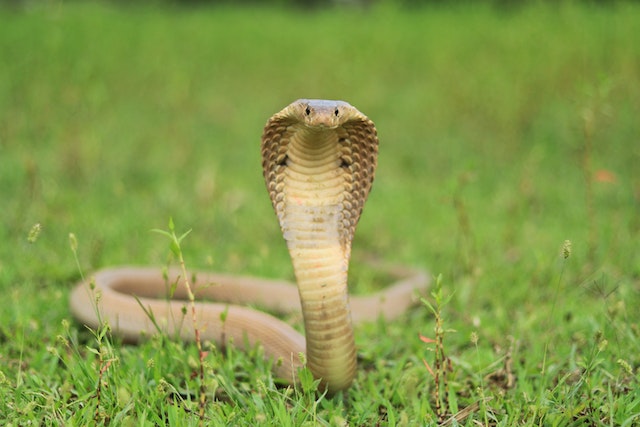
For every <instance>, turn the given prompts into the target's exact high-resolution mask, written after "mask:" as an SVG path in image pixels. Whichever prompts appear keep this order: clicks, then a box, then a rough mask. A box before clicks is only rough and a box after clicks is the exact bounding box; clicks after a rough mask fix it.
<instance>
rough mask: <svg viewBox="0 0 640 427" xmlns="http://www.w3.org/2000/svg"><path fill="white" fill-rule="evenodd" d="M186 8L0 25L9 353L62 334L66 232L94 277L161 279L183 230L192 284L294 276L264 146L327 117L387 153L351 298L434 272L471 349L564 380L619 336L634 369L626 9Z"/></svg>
mask: <svg viewBox="0 0 640 427" xmlns="http://www.w3.org/2000/svg"><path fill="white" fill-rule="evenodd" d="M187 3H188V4H178V3H175V2H157V3H153V5H149V4H146V3H142V2H136V3H134V4H129V3H122V2H120V3H119V2H116V3H103V2H89V3H81V2H78V3H75V2H71V3H67V2H55V1H51V2H17V3H13V2H8V3H4V4H3V7H0V22H1V25H0V195H2V201H3V204H2V209H0V224H1V228H0V239H1V241H2V244H1V245H0V291H2V292H4V293H5V297H4V302H3V303H2V305H3V306H4V307H3V310H2V314H1V315H0V320H1V322H0V323H1V324H2V326H0V330H1V331H2V334H3V336H4V337H5V338H4V340H6V341H11V340H12V339H13V337H14V336H16V334H19V333H21V332H22V333H24V332H25V331H26V332H28V334H31V333H33V334H34V336H35V337H38V336H40V337H47V336H50V335H55V334H56V333H57V332H55V331H56V330H57V328H58V325H59V322H60V320H61V319H63V318H70V315H69V312H68V310H67V307H66V296H67V293H68V290H69V289H70V287H71V285H72V284H73V283H74V282H75V281H76V280H78V279H79V277H80V272H79V270H78V267H77V266H76V263H75V260H74V258H73V254H72V252H71V250H70V248H69V242H68V236H69V233H74V234H75V236H76V237H77V239H78V242H79V247H78V254H79V260H80V266H81V269H82V271H83V272H84V273H85V274H89V273H90V272H91V271H92V270H95V269H97V268H101V267H105V266H111V265H117V264H141V265H147V264H153V265H162V264H164V263H166V262H167V259H168V250H167V246H166V242H165V241H163V240H162V239H161V238H159V237H158V236H156V235H155V234H152V233H150V232H149V230H150V229H152V228H166V224H167V221H168V219H169V217H173V218H174V220H175V222H176V225H177V228H178V229H179V230H180V229H188V228H192V229H193V232H192V234H191V235H190V236H189V237H188V238H187V240H186V241H185V244H184V250H185V255H186V258H187V263H188V265H189V266H190V267H193V268H196V267H197V268H207V269H214V270H221V271H229V272H236V273H245V274H255V275H262V276H268V277H288V278H291V277H292V273H291V267H290V263H289V259H288V254H287V252H286V248H285V245H284V242H283V241H282V238H281V235H280V231H279V229H278V226H277V221H276V219H275V216H274V214H273V212H272V209H271V205H270V203H269V201H268V198H267V194H266V191H265V190H264V183H263V180H262V176H261V168H260V155H259V141H260V135H261V131H262V126H263V125H264V123H265V122H266V120H267V118H268V117H269V116H271V115H272V114H273V113H275V112H277V111H278V110H280V109H281V108H283V107H284V106H286V105H287V104H289V103H290V102H291V101H293V100H295V99H297V98H325V99H342V100H345V101H348V102H350V103H352V104H353V105H355V106H356V107H357V108H359V109H360V110H361V111H362V112H364V113H365V114H366V115H368V116H369V117H370V118H371V119H372V120H373V121H374V122H375V123H376V125H377V128H378V132H379V136H380V144H381V145H380V160H379V169H378V171H377V175H376V181H375V183H374V187H373V191H372V193H371V196H370V199H369V201H368V204H367V206H366V208H365V212H364V214H363V217H362V220H361V223H360V226H359V230H358V232H357V233H356V239H355V242H354V253H353V257H354V259H353V266H352V270H353V276H354V278H355V279H354V288H356V289H355V290H356V291H358V288H359V289H360V291H362V290H363V289H365V290H366V289H368V286H369V285H367V284H366V283H364V284H362V283H357V282H364V281H365V280H364V278H367V277H369V276H370V275H369V274H368V273H367V269H368V267H367V264H366V260H370V259H384V260H389V261H393V262H403V263H407V264H412V265H418V266H423V267H426V268H428V269H429V270H430V271H431V272H432V273H434V274H438V273H442V274H443V278H444V283H445V286H446V287H447V289H448V290H449V292H450V293H453V294H454V297H453V299H452V302H451V310H452V311H451V315H450V317H451V318H453V319H455V320H453V322H454V326H455V327H456V328H457V329H458V330H460V331H462V332H461V333H460V334H459V338H458V339H459V340H460V341H465V340H467V339H468V333H469V331H472V330H478V329H479V330H480V334H481V336H485V337H488V340H489V343H491V342H503V343H504V340H505V338H504V337H505V336H507V335H513V336H516V337H517V338H518V339H520V340H522V341H523V342H525V343H527V345H533V346H534V347H535V346H538V347H536V348H537V349H538V350H537V351H539V350H540V347H539V346H540V345H542V344H544V343H549V342H551V343H557V345H558V348H557V353H554V354H555V355H554V356H553V357H557V360H556V361H557V362H558V363H561V362H562V360H563V358H564V356H565V355H566V351H569V350H568V348H569V347H571V346H572V345H578V349H580V348H582V347H580V345H581V344H575V343H574V342H573V341H572V340H573V339H574V338H575V337H576V334H578V335H580V334H582V335H580V336H582V337H583V338H584V336H586V337H590V336H591V335H592V333H594V332H595V331H596V330H599V331H602V330H605V331H607V328H608V327H610V328H611V330H610V332H611V334H612V336H610V337H609V339H610V340H611V341H615V342H617V343H618V348H617V350H616V352H615V354H614V353H612V354H611V355H610V360H611V363H612V364H613V365H615V360H616V359H618V358H622V359H625V360H629V361H630V363H632V365H633V366H637V364H638V363H640V360H639V359H638V354H640V345H639V342H638V322H639V320H640V319H639V316H638V311H637V307H638V304H639V303H640V298H639V293H640V251H639V245H638V237H639V234H640V233H639V230H640V168H639V166H638V165H639V164H640V162H639V161H640V143H639V130H640V126H639V125H638V117H639V112H640V31H639V30H638V29H639V28H640V6H639V5H638V4H637V3H630V2H571V1H563V2H535V1H532V2H508V1H493V2H491V1H487V2H417V1H416V2H410V1H407V2H404V3H394V2H370V3H369V2H362V3H360V2H354V3H351V2H345V4H342V3H341V2H337V3H340V4H339V5H333V6H332V7H314V8H308V7H289V4H288V3H289V2H284V1H283V2H277V3H279V4H278V5H276V6H273V5H269V6H267V5H263V4H250V5H247V4H244V5H242V6H238V5H232V4H230V3H227V2H225V3H224V4H222V5H218V6H215V7H214V6H211V5H207V4H203V3H204V2H202V3H200V2H187ZM36 224H39V225H40V226H41V228H42V230H41V232H40V233H39V235H38V237H37V239H34V238H32V239H31V240H33V242H30V241H29V239H28V236H29V233H30V230H32V228H33V227H34V226H35V225H36ZM32 237H33V236H32ZM566 239H569V240H570V241H571V243H572V253H571V257H570V258H569V259H568V260H563V258H562V257H561V256H560V254H561V248H562V245H563V242H564V241H565V240H566ZM358 278H363V280H358ZM612 307H613V308H615V307H618V308H617V310H622V312H623V313H624V316H622V315H621V316H622V317H619V318H618V319H621V320H620V321H621V322H622V323H621V324H620V325H618V324H616V323H614V322H613V320H612V317H611V316H612V315H611V310H613V308H612ZM620 307H622V308H620ZM424 319H427V317H426V314H425V318H424ZM423 322H428V320H424V321H423ZM551 325H555V326H553V327H552V326H551ZM425 329H427V330H428V327H425ZM410 333H412V334H414V335H415V333H417V331H415V330H414V331H410ZM414 335H412V336H414ZM622 336H624V337H625V338H624V340H623V339H622V338H621V337H622ZM43 339H45V338H43ZM366 339H367V338H366V337H365V338H363V339H362V340H363V342H364V341H365V340H366ZM45 340H46V339H45ZM454 340H455V339H454ZM578 341H579V342H582V343H583V344H584V340H583V341H580V340H578ZM587 342H588V339H587ZM412 345H413V344H412ZM460 345H461V346H463V344H460ZM486 345H487V351H490V348H491V345H490V344H486ZM552 347H553V345H552ZM412 348H413V347H412ZM454 348H455V347H454ZM411 351H413V350H409V352H411ZM578 351H579V350H578ZM454 352H455V350H454ZM534 354H535V357H534V358H533V359H534V360H531V361H528V362H525V363H530V365H526V366H528V367H529V368H531V369H533V367H534V366H536V364H537V363H539V361H540V360H541V355H540V352H538V353H535V352H534Z"/></svg>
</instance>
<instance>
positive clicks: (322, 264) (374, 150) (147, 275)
mask: <svg viewBox="0 0 640 427" xmlns="http://www.w3.org/2000/svg"><path fill="white" fill-rule="evenodd" d="M261 152H262V169H263V174H264V178H265V182H266V186H267V190H268V193H269V196H270V199H271V203H272V205H273V208H274V210H275V213H276V215H277V217H278V220H279V223H280V228H281V230H282V235H283V237H284V240H285V241H286V244H287V247H288V250H289V254H290V257H291V261H292V264H293V270H294V274H295V278H296V283H295V284H292V283H290V282H287V281H284V280H269V279H263V278H256V277H249V276H233V275H226V274H217V273H207V272H193V273H190V274H192V276H193V277H195V278H196V280H195V282H194V286H195V288H196V296H197V300H198V301H199V302H197V303H196V313H197V323H198V325H200V326H199V329H200V330H201V331H200V333H201V338H202V339H206V340H212V341H214V342H215V343H216V344H217V345H219V346H224V345H228V343H229V341H230V340H232V341H233V345H235V346H236V347H240V348H243V347H244V346H246V345H248V346H255V345H258V344H259V345H262V347H263V348H264V353H265V356H266V357H268V358H270V359H272V360H273V362H274V363H273V367H274V374H275V375H276V376H277V377H279V378H281V379H282V380H284V381H286V382H289V383H294V382H295V381H296V380H297V372H298V369H299V368H300V367H301V365H302V362H301V358H300V356H299V354H300V353H303V352H306V358H305V359H306V363H307V366H308V368H309V369H310V370H311V372H312V373H313V375H314V377H315V378H318V379H320V380H321V387H322V388H323V389H326V390H327V391H328V392H329V393H331V394H332V393H335V392H337V391H340V390H344V389H346V388H348V387H349V386H350V385H351V383H352V381H353V379H354V377H355V375H356V365H357V354H356V346H355V341H354V329H353V323H360V322H362V321H367V320H374V319H376V318H378V317H380V316H384V317H385V318H386V319H387V320H389V319H393V318H394V317H397V316H398V315H400V314H402V313H403V312H405V311H406V309H407V308H408V307H409V306H410V305H411V304H412V303H413V301H414V298H413V297H414V296H415V293H416V291H421V290H424V289H425V288H426V287H427V286H428V282H429V281H428V278H427V275H426V273H425V272H423V271H421V270H412V269H406V268H401V269H399V270H400V271H397V273H398V276H399V279H398V280H397V281H396V282H395V283H394V284H392V285H390V286H388V287H387V288H385V289H384V290H382V291H380V292H377V293H374V294H371V295H365V296H351V297H349V294H348V289H347V278H348V270H349V260H350V257H351V243H352V240H353V237H354V232H355V229H356V225H357V224H358V221H359V219H360V215H361V213H362V210H363V207H364V203H365V201H366V199H367V196H368V194H369V191H370V189H371V185H372V183H373V179H374V174H375V170H376V165H377V159H378V136H377V131H376V128H375V125H374V123H373V122H372V121H371V120H370V119H369V118H367V117H366V116H365V115H364V114H362V113H361V112H360V111H358V110H357V109H356V108H355V107H353V106H352V105H350V104H348V103H347V102H343V101H329V100H309V99H300V100H297V101H295V102H293V103H291V104H290V105H289V106H287V107H286V108H284V109H283V110H282V111H280V112H278V113H276V114H274V115H273V116H272V117H271V118H270V119H269V120H268V121H267V124H266V126H265V128H264V131H263V135H262V144H261ZM181 282H182V281H181V280H179V272H178V271H177V270H170V271H169V272H168V277H164V276H163V273H162V271H161V269H160V268H142V267H117V268H109V269H105V270H102V271H98V272H97V273H95V274H94V275H93V278H92V280H90V281H87V282H82V283H79V284H78V285H77V286H76V287H75V289H74V290H73V292H72V293H71V297H70V305H71V311H72V313H73V314H74V315H75V316H76V317H77V318H78V319H79V320H80V321H81V322H83V323H85V324H86V325H88V326H90V327H93V328H97V327H99V326H100V325H101V323H102V322H105V321H106V322H109V324H110V326H111V328H112V330H113V331H114V332H115V333H116V334H119V335H120V336H121V337H122V338H123V339H124V340H126V341H138V340H139V339H141V337H143V336H145V335H150V334H154V333H158V332H162V333H166V334H168V335H170V336H179V337H180V338H181V339H184V340H193V339H194V331H193V325H191V322H187V321H185V319H184V316H185V315H184V314H183V313H184V311H183V307H184V306H185V302H184V300H186V297H187V292H186V289H185V288H184V286H183V285H182V283H181ZM169 283H177V284H178V286H177V289H176V290H175V293H174V294H173V295H172V298H167V287H168V284H169ZM248 304H251V305H257V306H260V307H264V308H265V309H269V310H272V311H275V312H295V311H297V310H299V309H300V308H301V309H302V316H303V319H304V330H305V336H303V335H301V334H300V333H299V332H298V331H296V330H295V329H294V328H293V327H292V326H290V325H289V324H287V323H286V322H283V321H282V320H279V319H278V318H276V317H274V316H272V315H270V314H267V313H266V312H263V311H259V310H256V309H252V308H249V307H247V306H246V305H248ZM149 313H153V318H154V322H152V321H151V319H150V316H149ZM158 329H160V330H158Z"/></svg>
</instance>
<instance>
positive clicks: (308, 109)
mask: <svg viewBox="0 0 640 427" xmlns="http://www.w3.org/2000/svg"><path fill="white" fill-rule="evenodd" d="M304 113H305V114H306V115H307V116H308V115H309V114H311V108H309V107H307V108H306V109H305V110H304Z"/></svg>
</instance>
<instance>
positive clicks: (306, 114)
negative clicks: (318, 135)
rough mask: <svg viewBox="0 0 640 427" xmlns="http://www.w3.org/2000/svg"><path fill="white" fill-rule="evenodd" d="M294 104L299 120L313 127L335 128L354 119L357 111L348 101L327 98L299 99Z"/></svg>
mask: <svg viewBox="0 0 640 427" xmlns="http://www.w3.org/2000/svg"><path fill="white" fill-rule="evenodd" d="M292 106H293V107H294V110H295V114H296V115H297V116H298V119H299V121H300V122H301V123H304V124H305V125H306V126H308V127H310V128H313V129H335V128H337V127H339V126H341V125H343V124H344V123H346V122H347V121H349V120H350V119H352V118H353V117H354V116H355V114H354V112H357V110H356V109H355V108H354V107H352V106H351V104H349V103H347V102H344V101H329V100H325V99H299V100H297V101H295V102H294V103H293V104H292Z"/></svg>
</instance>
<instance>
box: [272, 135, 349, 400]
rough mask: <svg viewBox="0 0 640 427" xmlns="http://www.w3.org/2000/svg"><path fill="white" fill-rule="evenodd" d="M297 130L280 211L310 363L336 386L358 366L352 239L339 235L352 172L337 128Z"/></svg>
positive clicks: (343, 385)
mask: <svg viewBox="0 0 640 427" xmlns="http://www.w3.org/2000/svg"><path fill="white" fill-rule="evenodd" d="M296 135H297V136H298V137H297V138H293V139H292V141H290V144H289V149H288V153H287V155H288V157H289V159H288V163H287V167H286V168H285V170H284V177H283V179H284V188H285V191H284V197H283V199H282V205H281V206H280V208H281V209H279V212H278V213H279V217H280V224H281V227H282V231H283V236H284V238H285V240H286V242H287V246H288V249H289V253H290V255H291V260H292V263H293V268H294V272H295V276H296V280H297V283H298V289H299V293H300V300H301V304H302V309H303V313H304V324H305V332H306V338H307V364H308V366H309V368H310V369H311V371H312V372H313V374H314V375H315V376H316V377H317V378H321V379H322V382H323V384H325V385H326V386H327V387H328V389H329V391H336V390H340V389H344V388H346V387H348V386H349V385H350V383H351V381H352V379H353V376H354V375H355V370H356V352H355V344H354V337H353V328H352V324H351V312H350V309H349V300H348V293H347V273H348V267H349V257H350V251H351V245H350V241H349V242H347V241H345V239H343V238H342V236H341V230H342V228H341V227H342V224H343V210H344V207H343V204H344V198H345V186H346V184H347V181H348V177H346V176H345V172H344V169H343V168H341V167H340V150H339V149H337V144H338V137H337V136H336V132H335V131H331V132H318V131H316V132H311V131H309V132H304V131H300V132H297V133H296Z"/></svg>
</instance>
